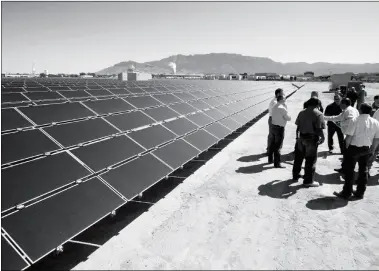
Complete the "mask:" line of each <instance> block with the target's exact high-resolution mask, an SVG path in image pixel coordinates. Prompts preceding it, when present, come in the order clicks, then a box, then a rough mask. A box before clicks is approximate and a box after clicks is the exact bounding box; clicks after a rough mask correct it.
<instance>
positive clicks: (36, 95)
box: [25, 91, 64, 101]
mask: <svg viewBox="0 0 379 271" xmlns="http://www.w3.org/2000/svg"><path fill="white" fill-rule="evenodd" d="M25 96H26V97H28V98H29V99H30V100H32V101H38V100H58V99H62V100H64V97H63V96H61V95H59V94H58V93H57V92H47V91H41V92H28V93H25Z"/></svg>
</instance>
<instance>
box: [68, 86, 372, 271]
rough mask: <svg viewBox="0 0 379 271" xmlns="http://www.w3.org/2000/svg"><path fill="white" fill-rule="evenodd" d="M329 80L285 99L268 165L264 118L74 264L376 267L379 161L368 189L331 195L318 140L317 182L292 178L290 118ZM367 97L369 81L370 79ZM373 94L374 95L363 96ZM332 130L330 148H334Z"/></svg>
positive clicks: (336, 186) (326, 159)
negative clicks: (310, 184)
mask: <svg viewBox="0 0 379 271" xmlns="http://www.w3.org/2000/svg"><path fill="white" fill-rule="evenodd" d="M327 86H328V84H327V83H307V84H306V86H305V87H303V88H302V89H300V90H299V91H298V92H297V93H296V94H295V95H293V96H292V97H291V98H290V99H289V100H288V108H289V112H290V115H291V117H292V121H291V122H290V123H288V125H287V127H286V136H285V141H284V144H283V150H282V154H283V160H284V163H283V165H284V166H286V168H285V169H275V168H273V167H272V165H267V157H265V156H264V155H263V153H264V151H265V148H266V142H267V130H268V127H267V118H268V116H265V117H264V118H262V119H261V120H260V121H259V122H257V123H256V124H255V125H254V126H252V127H251V128H250V129H249V130H247V131H246V132H245V133H244V134H243V135H241V136H240V137H239V138H238V139H236V140H235V141H234V142H232V143H231V144H229V145H228V146H227V147H226V148H225V149H224V150H223V151H222V152H220V153H219V154H217V155H216V156H215V157H213V158H212V159H211V160H210V161H209V162H208V163H207V164H206V165H205V166H203V167H201V168H200V169H199V170H198V171H196V172H195V173H194V174H193V175H192V176H190V177H189V178H187V179H186V180H185V182H183V183H182V184H180V185H179V186H178V187H177V188H176V189H175V190H174V191H172V192H171V193H170V194H169V195H167V196H166V197H165V198H164V199H162V200H160V201H159V202H158V203H157V204H156V205H154V206H153V207H152V208H150V210H149V211H148V212H146V213H144V214H143V215H141V216H140V217H139V218H138V219H136V220H135V221H134V222H132V223H131V224H130V225H129V226H128V227H126V228H124V229H123V230H122V231H121V232H120V233H119V235H118V236H116V237H114V238H112V239H110V240H109V241H108V242H107V243H106V244H104V245H103V246H102V247H101V248H99V249H98V250H97V251H95V252H94V253H93V254H92V255H91V256H90V257H89V258H88V259H87V260H86V261H85V262H82V263H80V264H79V265H77V266H76V267H75V268H74V269H77V270H85V269H87V270H88V269H372V270H378V269H379V182H378V178H379V174H378V168H379V167H378V163H377V162H375V164H374V166H373V167H374V171H373V173H372V175H374V176H373V177H372V178H371V179H370V182H369V187H368V189H367V192H366V197H365V198H364V199H363V200H359V201H350V202H345V201H343V200H340V199H337V198H335V197H334V196H333V191H340V189H341V188H342V185H343V179H342V178H340V176H339V175H338V174H337V173H335V172H334V171H333V169H334V168H338V167H339V166H340V158H341V155H338V154H333V155H329V154H327V144H326V142H325V143H324V144H323V145H322V146H320V148H319V159H318V162H317V169H316V172H317V174H316V180H317V181H320V182H321V183H322V184H323V185H322V186H320V187H318V188H303V187H302V186H301V183H292V182H291V181H290V180H291V177H292V176H291V170H292V164H293V157H292V154H291V153H292V151H293V149H294V143H295V129H296V127H295V124H294V121H295V119H296V116H297V114H298V112H299V111H300V110H301V107H302V105H303V102H304V101H305V100H306V99H308V98H309V96H310V92H311V91H313V90H317V91H319V92H320V98H321V99H322V100H323V105H324V107H326V105H327V104H329V103H330V102H331V101H332V100H331V99H332V94H325V93H322V94H321V92H323V91H325V90H327V89H328V87H327ZM367 91H368V92H369V98H370V97H372V96H373V95H374V94H375V91H377V88H376V86H375V85H373V87H372V86H370V87H368V89H367ZM370 101H371V100H370ZM337 143H338V141H337V138H336V137H335V148H336V150H338V144H337Z"/></svg>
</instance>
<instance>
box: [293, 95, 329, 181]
mask: <svg viewBox="0 0 379 271" xmlns="http://www.w3.org/2000/svg"><path fill="white" fill-rule="evenodd" d="M318 105H319V101H318V99H316V98H311V99H310V100H309V101H308V102H307V108H306V109H304V110H302V111H301V112H300V113H299V115H298V116H297V119H296V122H295V123H296V125H297V126H298V130H299V133H300V136H299V138H298V140H297V142H296V146H295V161H294V164H293V168H292V176H293V180H294V181H298V179H299V177H300V171H301V165H302V163H303V160H304V158H305V167H304V181H303V184H304V186H306V187H317V186H319V183H317V182H315V181H314V180H313V178H314V174H315V171H316V162H317V148H318V145H320V144H322V143H323V142H324V141H325V137H324V132H323V131H322V130H323V129H325V121H324V116H323V114H322V113H321V112H320V111H319V110H318V109H317V107H318Z"/></svg>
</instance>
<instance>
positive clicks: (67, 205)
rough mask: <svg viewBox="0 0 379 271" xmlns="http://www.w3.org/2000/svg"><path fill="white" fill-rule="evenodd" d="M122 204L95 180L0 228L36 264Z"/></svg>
mask: <svg viewBox="0 0 379 271" xmlns="http://www.w3.org/2000/svg"><path fill="white" fill-rule="evenodd" d="M123 203H124V201H123V200H122V199H121V198H120V197H119V196H117V195H116V194H115V193H114V192H113V191H112V190H110V189H109V188H108V187H107V186H106V185H104V184H103V183H102V182H101V181H100V180H99V179H97V178H94V179H91V180H89V181H87V182H84V183H82V184H80V185H77V186H75V187H73V188H70V189H68V190H66V191H64V192H62V193H60V194H57V195H55V196H53V197H51V198H47V199H46V200H43V201H41V202H39V203H37V204H34V205H32V206H30V207H28V208H25V209H23V210H21V211H19V212H17V213H15V214H12V215H11V216H8V217H6V218H3V219H2V226H3V227H4V228H5V230H6V231H7V232H8V234H9V235H11V236H12V238H13V239H14V240H15V241H16V242H17V243H18V244H19V245H20V247H21V248H22V249H23V250H24V251H25V252H26V253H27V254H28V256H29V257H30V258H31V259H32V260H33V261H36V260H38V259H39V258H40V257H42V256H44V255H45V254H47V253H49V252H50V251H51V250H52V249H54V248H56V247H57V246H59V245H60V244H62V243H63V242H65V241H67V240H69V239H70V238H72V237H73V236H75V235H76V234H77V233H79V232H80V231H82V230H84V229H85V228H87V227H88V226H90V225H91V224H93V223H94V222H95V221H97V220H99V219H101V218H102V217H103V216H105V215H107V214H109V213H110V212H111V211H113V210H115V209H116V208H118V207H119V206H120V205H121V204H123Z"/></svg>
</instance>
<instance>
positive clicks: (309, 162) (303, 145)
mask: <svg viewBox="0 0 379 271" xmlns="http://www.w3.org/2000/svg"><path fill="white" fill-rule="evenodd" d="M317 141H318V136H316V135H301V134H300V138H299V139H298V140H297V142H296V146H295V161H294V163H293V168H292V176H293V178H294V179H298V178H299V174H300V171H301V165H302V164H303V161H304V158H305V167H304V184H309V183H312V182H313V177H314V175H315V172H316V162H317V148H318V144H317Z"/></svg>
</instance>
